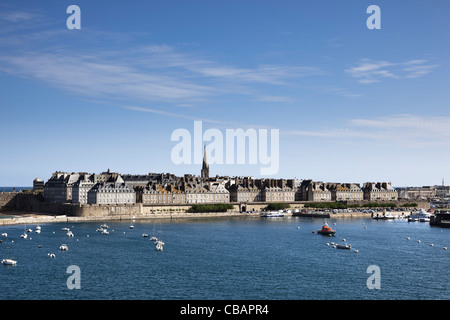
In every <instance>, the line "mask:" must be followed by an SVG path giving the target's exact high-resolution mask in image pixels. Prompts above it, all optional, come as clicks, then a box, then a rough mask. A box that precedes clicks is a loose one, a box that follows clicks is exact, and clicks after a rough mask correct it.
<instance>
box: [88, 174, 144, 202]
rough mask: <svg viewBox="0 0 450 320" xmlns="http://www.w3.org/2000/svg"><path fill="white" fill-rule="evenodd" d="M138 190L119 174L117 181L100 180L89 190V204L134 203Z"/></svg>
mask: <svg viewBox="0 0 450 320" xmlns="http://www.w3.org/2000/svg"><path fill="white" fill-rule="evenodd" d="M134 203H136V192H135V191H134V190H133V189H132V188H130V187H128V186H126V185H125V183H124V182H123V180H122V178H121V177H120V176H119V177H118V178H117V179H116V181H115V182H99V183H97V184H95V186H94V187H93V188H92V189H91V190H89V192H88V204H134Z"/></svg>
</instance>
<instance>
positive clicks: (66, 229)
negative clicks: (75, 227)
mask: <svg viewBox="0 0 450 320" xmlns="http://www.w3.org/2000/svg"><path fill="white" fill-rule="evenodd" d="M61 230H62V231H70V229H69V228H67V227H64V228H61Z"/></svg>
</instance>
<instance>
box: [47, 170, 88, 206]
mask: <svg viewBox="0 0 450 320" xmlns="http://www.w3.org/2000/svg"><path fill="white" fill-rule="evenodd" d="M79 176H80V174H79V173H67V172H60V171H56V172H55V173H53V174H52V177H51V178H50V179H48V181H47V182H46V183H45V185H44V201H46V202H59V203H64V202H72V187H73V185H74V184H75V183H76V182H77V181H78V179H79Z"/></svg>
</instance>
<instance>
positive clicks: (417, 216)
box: [408, 209, 433, 222]
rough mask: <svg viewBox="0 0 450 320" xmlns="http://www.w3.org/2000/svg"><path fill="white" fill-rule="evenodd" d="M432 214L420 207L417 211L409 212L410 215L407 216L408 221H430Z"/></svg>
mask: <svg viewBox="0 0 450 320" xmlns="http://www.w3.org/2000/svg"><path fill="white" fill-rule="evenodd" d="M432 215H433V214H432V213H430V212H426V211H425V210H424V209H420V210H419V211H413V212H411V215H410V216H409V217H408V222H417V221H419V222H430V218H431V216H432Z"/></svg>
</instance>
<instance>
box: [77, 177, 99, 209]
mask: <svg viewBox="0 0 450 320" xmlns="http://www.w3.org/2000/svg"><path fill="white" fill-rule="evenodd" d="M96 183H98V181H97V179H96V175H95V174H82V175H81V176H80V178H79V179H78V181H77V182H75V183H74V185H73V187H72V203H80V204H86V203H88V192H89V191H90V190H91V189H92V188H93V187H94V186H95V184H96Z"/></svg>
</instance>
